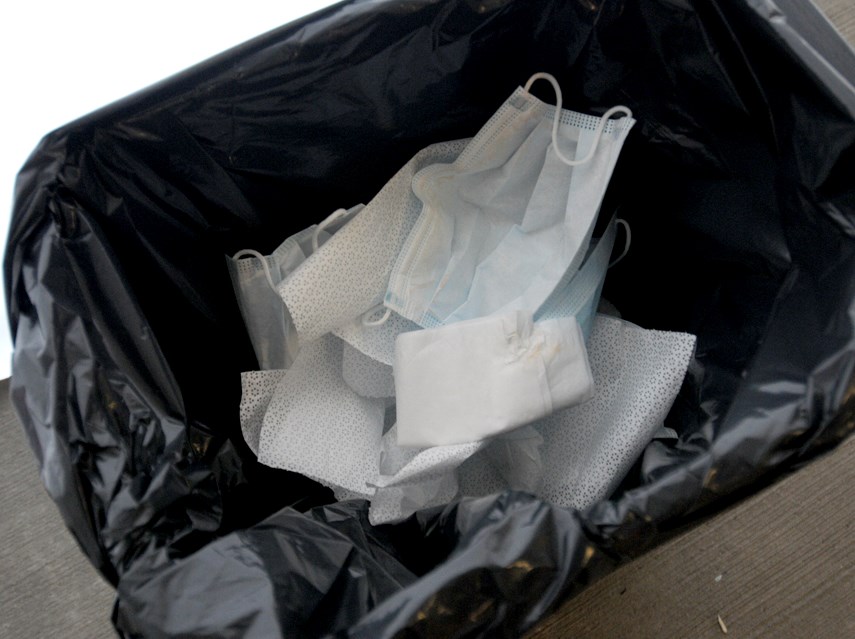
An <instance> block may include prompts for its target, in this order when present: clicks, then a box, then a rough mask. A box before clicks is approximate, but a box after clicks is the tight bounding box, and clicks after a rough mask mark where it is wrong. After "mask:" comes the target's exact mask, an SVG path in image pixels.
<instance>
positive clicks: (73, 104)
mask: <svg viewBox="0 0 855 639" xmlns="http://www.w3.org/2000/svg"><path fill="white" fill-rule="evenodd" d="M330 4H333V2H330V1H329V0H279V1H278V2H272V1H262V0H241V2H220V1H218V0H209V1H208V2H202V1H199V0H171V1H165V0H149V1H148V2H145V3H133V4H126V3H117V2H115V1H114V2H105V1H104V0H77V1H76V2H56V1H52V0H49V1H42V2H27V1H26V0H18V1H15V0H13V1H12V2H5V3H3V8H2V9H0V60H2V62H0V64H2V70H3V71H2V77H3V85H4V86H5V87H6V89H5V91H4V95H3V97H2V100H0V126H2V130H0V134H2V137H0V241H2V247H3V249H4V250H5V246H6V235H7V231H8V227H9V219H10V214H11V208H12V198H13V192H14V182H15V175H16V174H17V172H18V170H19V169H20V168H21V165H22V164H23V163H24V161H25V160H26V159H27V156H28V155H29V154H30V152H31V151H32V150H33V149H34V148H35V146H36V144H38V141H39V139H41V137H42V136H44V135H45V134H47V133H49V132H50V131H52V130H53V129H56V128H57V127H59V126H62V125H63V124H65V123H67V122H69V121H71V120H74V119H75V118H77V117H79V116H81V115H85V114H87V113H89V112H90V111H93V110H95V109H97V108H98V107H101V106H104V105H106V104H109V103H110V102H113V101H115V100H117V99H119V98H122V97H124V96H126V95H128V94H130V93H133V92H135V91H137V90H139V89H142V88H144V87H146V86H148V85H150V84H153V83H155V82H157V81H159V80H161V79H163V78H166V77H168V76H170V75H172V74H174V73H177V72H179V71H181V70H183V69H186V68H187V67H189V66H191V65H193V64H195V63H197V62H200V61H202V60H205V59H206V58H209V57H211V56H212V55H215V54H217V53H220V52H221V51H224V50H226V49H228V48H230V47H232V46H235V45H237V44H240V43H242V42H245V41H246V40H249V39H250V38H253V37H254V36H256V35H259V34H262V33H264V32H266V31H269V30H271V29H274V28H276V27H278V26H280V25H282V24H286V23H288V22H290V21H292V20H294V19H295V18H298V17H300V16H302V15H305V14H307V13H311V12H313V11H316V10H317V9H320V8H322V7H324V6H327V5H330ZM0 312H2V317H0V379H2V378H5V377H8V376H9V375H10V374H11V353H12V343H11V339H10V337H9V328H8V320H7V319H6V318H7V313H6V306H5V298H4V299H3V300H2V301H0Z"/></svg>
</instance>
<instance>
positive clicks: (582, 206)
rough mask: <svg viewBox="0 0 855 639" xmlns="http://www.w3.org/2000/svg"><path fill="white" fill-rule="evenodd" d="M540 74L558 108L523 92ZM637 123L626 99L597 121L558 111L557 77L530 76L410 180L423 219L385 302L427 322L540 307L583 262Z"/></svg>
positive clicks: (396, 267) (400, 258)
mask: <svg viewBox="0 0 855 639" xmlns="http://www.w3.org/2000/svg"><path fill="white" fill-rule="evenodd" d="M537 79H546V80H548V81H549V82H550V83H551V84H552V85H553V88H554V89H555V92H556V101H557V106H556V107H551V106H549V105H547V104H545V103H543V102H541V101H540V100H538V99H537V98H535V97H534V96H533V95H531V93H529V88H530V86H531V84H532V83H533V82H534V81H535V80H537ZM618 112H622V113H624V114H625V116H624V117H622V118H620V119H619V120H615V121H612V120H610V119H609V117H610V116H611V115H613V114H615V113H618ZM634 123H635V120H633V119H632V116H631V113H630V111H629V109H627V108H626V107H622V106H617V107H614V108H612V109H610V110H608V111H607V112H606V113H605V114H604V115H603V116H602V117H599V118H598V117H594V116H589V115H583V114H581V113H576V112H573V111H567V110H563V109H561V91H560V88H559V86H558V83H557V82H556V80H555V78H553V77H552V76H551V75H549V74H544V73H538V74H535V75H534V76H532V77H531V79H529V81H528V83H527V84H526V86H525V88H519V89H517V90H516V91H515V92H514V93H513V94H512V95H511V97H510V98H509V99H508V100H507V101H506V102H505V103H504V104H503V105H502V107H501V108H500V109H499V110H498V111H497V112H496V114H495V115H494V116H493V117H492V118H491V119H490V120H489V121H488V122H487V124H486V125H485V126H484V127H483V128H482V129H481V130H480V131H479V132H478V134H477V135H476V136H475V137H474V138H473V139H472V141H471V142H470V143H469V144H468V145H467V146H466V149H465V150H464V151H463V152H462V153H461V154H460V156H459V157H458V158H457V159H456V160H454V161H453V162H451V163H448V164H443V163H439V164H434V165H432V166H429V167H427V168H425V169H423V170H422V171H419V173H418V174H417V175H416V176H415V177H414V179H413V182H412V189H413V192H414V193H415V196H416V197H417V198H418V200H419V201H420V202H421V204H422V207H421V214H420V215H419V217H418V221H417V222H416V224H415V226H414V227H413V229H412V232H411V233H410V234H409V236H408V237H407V240H406V244H404V246H403V249H402V250H401V252H400V255H399V256H398V259H397V260H396V262H395V265H394V268H393V269H392V273H391V275H390V277H389V285H388V288H387V291H386V296H385V299H384V302H385V305H386V306H387V307H388V308H390V309H391V310H393V311H396V312H397V313H399V314H400V315H402V316H404V317H405V318H407V319H410V320H412V321H413V322H416V323H417V324H419V325H421V326H424V327H435V326H440V325H442V324H448V323H452V322H457V321H462V320H467V319H472V318H475V317H482V316H485V315H491V314H500V313H504V312H507V311H510V310H528V311H530V312H532V313H534V312H536V311H538V310H539V309H540V308H541V306H542V305H543V304H544V302H545V301H546V300H547V299H548V298H549V296H550V295H551V294H553V292H554V291H556V290H558V289H561V288H563V287H564V286H565V285H566V284H567V282H569V280H570V279H571V278H572V276H573V275H574V274H575V272H576V270H577V269H578V268H579V265H580V264H581V262H582V260H583V258H584V256H585V253H586V251H587V247H588V243H589V241H590V238H591V233H592V231H593V227H594V223H595V221H596V217H597V213H598V211H599V208H600V203H601V201H602V197H603V194H604V193H605V190H606V186H607V185H608V182H609V179H610V177H611V174H612V170H613V168H614V166H615V163H616V162H617V159H618V155H619V154H620V150H621V148H622V146H623V143H624V140H625V138H626V135H627V133H628V132H629V130H630V128H631V127H632V125H633V124H634ZM568 155H569V156H571V157H568Z"/></svg>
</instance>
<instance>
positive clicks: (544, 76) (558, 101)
mask: <svg viewBox="0 0 855 639" xmlns="http://www.w3.org/2000/svg"><path fill="white" fill-rule="evenodd" d="M537 80H546V81H547V82H549V84H551V85H552V88H553V89H554V90H555V117H554V118H553V119H552V148H553V149H554V150H555V155H557V156H558V159H559V160H561V161H562V162H564V164H566V165H568V166H579V165H580V164H585V163H586V162H590V160H591V158H593V157H594V153H596V152H597V146H598V145H599V144H600V138H601V137H602V135H603V129H604V128H605V126H606V122H608V120H609V118H610V117H611V116H613V115H614V114H615V113H625V114H626V116H627V117H630V118H631V117H632V111H630V110H629V109H628V108H627V107H625V106H622V105H618V106H613V107H612V108H611V109H609V110H608V111H606V112H605V113H603V115H602V116H601V117H600V122H599V124H597V130H596V131H595V132H594V143H593V144H592V145H591V150H590V151H588V155H586V156H585V157H584V158H582V159H581V160H571V159H570V158H568V157H567V156H565V155H564V154H563V153H562V152H561V149H559V148H558V125H559V123H560V122H561V105H562V102H563V100H562V96H561V87H560V86H558V81H557V80H556V79H555V76H553V75H552V74H550V73H543V72H541V73H535V74H534V75H533V76H531V77H530V78H529V79H528V82H526V83H525V87H524V88H525V91H526V93H528V91H529V89H530V88H531V85H532V84H534V83H535V81H537Z"/></svg>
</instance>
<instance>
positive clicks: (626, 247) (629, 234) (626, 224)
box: [609, 218, 632, 268]
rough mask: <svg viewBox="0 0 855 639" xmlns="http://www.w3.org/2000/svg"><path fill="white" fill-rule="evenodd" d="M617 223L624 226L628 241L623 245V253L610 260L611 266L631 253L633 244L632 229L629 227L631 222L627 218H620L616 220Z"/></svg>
mask: <svg viewBox="0 0 855 639" xmlns="http://www.w3.org/2000/svg"><path fill="white" fill-rule="evenodd" d="M615 223H616V224H620V225H621V226H622V227H623V230H624V232H625V233H626V242H625V243H624V246H623V253H621V254H620V255H618V256H617V257H616V258H615V259H613V260H612V261H611V262H609V268H611V267H613V266H614V265H615V264H617V263H618V262H620V261H621V260H622V259H623V258H625V257H626V254H627V253H629V246H630V244H632V231H631V230H630V228H629V222H627V221H626V220H622V219H620V218H618V219H616V220H615Z"/></svg>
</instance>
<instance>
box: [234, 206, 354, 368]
mask: <svg viewBox="0 0 855 639" xmlns="http://www.w3.org/2000/svg"><path fill="white" fill-rule="evenodd" d="M362 208H363V205H362V204H359V205H357V206H355V207H353V208H351V209H349V210H345V209H339V210H338V211H336V212H335V213H333V214H332V215H330V216H329V217H328V218H327V219H326V220H324V221H323V222H321V224H318V225H312V226H310V227H309V228H307V229H305V230H303V231H300V232H299V233H297V234H296V235H292V236H291V237H289V238H288V239H286V240H285V241H284V242H282V244H280V245H279V246H278V247H277V248H276V250H275V251H273V253H272V254H270V255H261V254H260V253H259V252H258V251H253V250H250V249H245V250H242V251H238V252H237V253H235V255H234V256H233V257H230V258H227V259H226V264H227V267H228V270H229V275H230V277H231V280H232V286H233V287H234V290H235V296H236V298H237V302H238V307H239V308H240V312H241V316H242V317H243V321H244V324H245V325H246V330H247V332H248V333H249V339H250V341H251V342H252V348H253V350H254V351H255V357H256V359H258V366H259V368H260V369H261V370H280V369H285V368H288V367H289V366H291V362H293V361H294V357H295V356H296V354H297V349H298V344H297V339H296V335H295V333H294V330H293V325H292V322H291V316H290V315H289V314H288V310H287V309H286V308H285V307H284V306H283V305H282V300H281V299H280V298H279V295H278V294H277V292H276V287H277V285H278V284H279V283H280V282H282V281H283V280H284V279H285V278H286V277H288V275H290V274H291V273H292V272H293V271H294V270H295V269H296V268H297V267H298V266H300V264H302V263H303V262H304V261H305V260H306V258H307V257H308V256H309V255H311V254H312V253H313V252H314V251H315V250H317V249H318V247H319V246H320V245H322V244H323V243H324V242H326V241H327V240H328V239H329V237H330V235H331V234H332V233H334V232H335V231H336V229H337V228H339V227H340V226H341V225H342V224H343V223H344V222H346V221H347V220H348V219H350V217H351V216H353V215H355V214H356V213H358V212H359V211H360V210H361V209H362Z"/></svg>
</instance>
